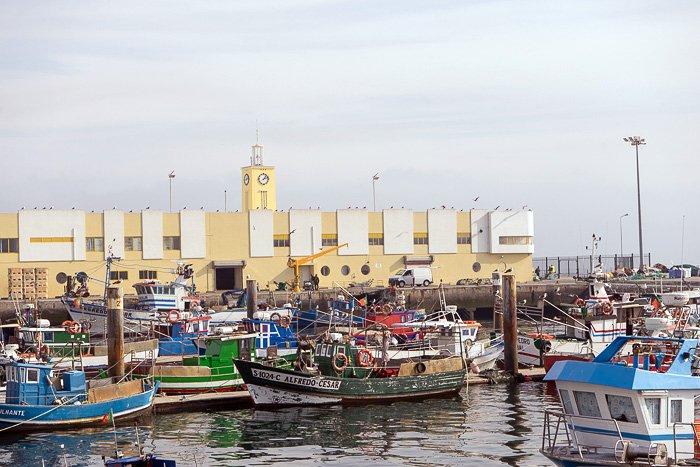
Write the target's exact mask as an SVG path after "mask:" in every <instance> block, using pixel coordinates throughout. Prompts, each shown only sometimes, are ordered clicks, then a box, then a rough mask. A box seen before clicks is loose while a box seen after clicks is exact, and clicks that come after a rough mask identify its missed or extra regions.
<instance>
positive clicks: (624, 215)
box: [620, 213, 630, 258]
mask: <svg viewBox="0 0 700 467" xmlns="http://www.w3.org/2000/svg"><path fill="white" fill-rule="evenodd" d="M629 215H630V213H627V214H623V215H622V216H620V258H622V254H623V253H622V252H623V249H622V218H623V217H627V216H629Z"/></svg>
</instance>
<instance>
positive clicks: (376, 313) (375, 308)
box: [372, 305, 382, 315]
mask: <svg viewBox="0 0 700 467" xmlns="http://www.w3.org/2000/svg"><path fill="white" fill-rule="evenodd" d="M372 311H373V312H374V314H375V315H378V314H381V312H382V306H381V305H377V306H375V307H374V309H373V310H372Z"/></svg>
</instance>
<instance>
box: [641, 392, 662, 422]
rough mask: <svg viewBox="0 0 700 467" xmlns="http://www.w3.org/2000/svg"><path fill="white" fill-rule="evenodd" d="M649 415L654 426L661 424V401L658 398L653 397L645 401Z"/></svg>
mask: <svg viewBox="0 0 700 467" xmlns="http://www.w3.org/2000/svg"><path fill="white" fill-rule="evenodd" d="M644 402H645V405H646V408H647V415H649V422H651V424H652V425H660V424H661V399H659V398H658V397H652V398H649V399H644Z"/></svg>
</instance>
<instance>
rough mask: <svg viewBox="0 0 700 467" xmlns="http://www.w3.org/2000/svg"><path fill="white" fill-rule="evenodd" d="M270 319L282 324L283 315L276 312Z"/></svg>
mask: <svg viewBox="0 0 700 467" xmlns="http://www.w3.org/2000/svg"><path fill="white" fill-rule="evenodd" d="M270 321H272V322H273V323H275V324H280V323H281V321H282V317H281V316H280V314H279V313H277V312H275V313H272V314H271V315H270Z"/></svg>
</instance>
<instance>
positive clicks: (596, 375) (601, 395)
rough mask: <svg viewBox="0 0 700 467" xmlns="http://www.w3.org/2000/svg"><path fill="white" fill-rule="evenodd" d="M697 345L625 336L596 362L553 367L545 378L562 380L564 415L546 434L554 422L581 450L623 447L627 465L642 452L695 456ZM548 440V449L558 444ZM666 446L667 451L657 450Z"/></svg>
mask: <svg viewBox="0 0 700 467" xmlns="http://www.w3.org/2000/svg"><path fill="white" fill-rule="evenodd" d="M697 345H698V342H697V340H693V339H687V340H683V339H662V338H639V337H632V336H621V337H618V338H617V339H615V340H614V341H613V342H612V343H611V344H610V345H608V347H607V348H606V349H605V350H604V351H603V352H601V353H600V354H599V355H598V356H597V357H596V358H595V359H594V360H593V361H592V362H581V361H573V360H569V361H560V362H557V363H555V364H554V366H553V367H552V369H551V370H550V371H549V373H547V375H546V377H545V381H554V382H556V385H557V391H558V393H559V398H560V401H561V408H562V409H563V413H560V414H553V413H549V412H548V414H547V417H546V421H545V432H547V423H549V424H550V428H551V425H552V424H553V420H554V419H555V418H556V419H557V424H558V426H559V427H560V428H561V429H562V430H564V429H565V430H566V435H564V433H562V434H561V436H562V437H565V436H569V439H570V440H573V443H574V445H573V446H572V447H573V448H574V449H575V450H577V451H579V452H582V453H591V454H595V455H600V453H602V452H604V451H606V450H607V451H608V453H610V452H611V450H612V452H613V453H615V451H616V450H617V449H620V451H622V450H623V447H624V453H623V455H628V460H629V458H631V456H632V453H633V452H637V451H639V452H652V451H653V452H657V451H658V453H659V455H660V453H661V451H664V452H666V453H667V454H668V456H669V457H671V458H674V459H676V460H678V459H683V458H688V459H689V458H692V457H693V456H694V452H693V451H694V449H695V447H694V446H695V443H696V441H697V435H696V434H695V433H696V429H695V425H694V422H695V418H694V407H695V395H696V394H698V392H699V391H700V378H698V377H697V376H693V368H692V367H693V364H694V362H697V361H698V357H696V356H695V355H694V354H695V349H696V348H697ZM549 433H550V434H552V433H553V431H549ZM545 441H546V442H545V444H544V445H549V446H550V447H553V446H554V444H556V443H555V442H554V441H555V440H553V439H552V438H551V437H549V438H548V439H547V436H545ZM624 443H627V444H624ZM660 444H664V445H665V446H664V447H663V448H658V447H657V445H660ZM631 445H635V446H638V447H639V448H633V447H630V446H631ZM635 449H636V451H635ZM545 451H546V449H545ZM552 452H553V451H552ZM645 455H646V454H645Z"/></svg>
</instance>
